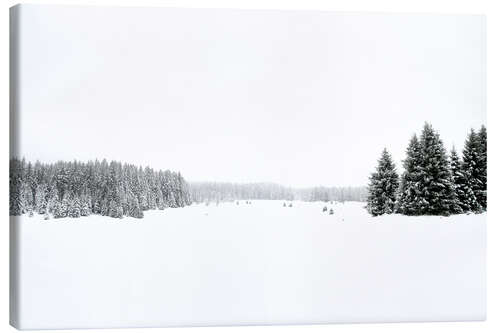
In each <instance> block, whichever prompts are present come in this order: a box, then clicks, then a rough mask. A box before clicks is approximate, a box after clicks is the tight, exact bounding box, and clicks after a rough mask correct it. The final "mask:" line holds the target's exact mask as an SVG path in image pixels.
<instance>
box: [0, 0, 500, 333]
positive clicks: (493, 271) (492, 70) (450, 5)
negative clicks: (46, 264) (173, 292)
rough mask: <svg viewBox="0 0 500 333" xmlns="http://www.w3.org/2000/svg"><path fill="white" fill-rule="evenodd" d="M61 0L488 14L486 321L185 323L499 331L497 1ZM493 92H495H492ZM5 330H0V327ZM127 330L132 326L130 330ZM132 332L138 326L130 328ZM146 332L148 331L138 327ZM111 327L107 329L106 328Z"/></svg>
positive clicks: (4, 294)
mask: <svg viewBox="0 0 500 333" xmlns="http://www.w3.org/2000/svg"><path fill="white" fill-rule="evenodd" d="M31 2H33V3H49V2H46V1H31ZM57 3H59V4H71V3H75V4H107V5H135V6H139V5H140V6H143V5H148V6H173V7H195V8H196V7H202V8H207V7H210V8H212V7H213V8H254V9H314V10H335V11H356V12H357V11H365V12H366V11H373V12H396V13H398V12H415V13H464V14H486V15H487V37H488V38H487V40H488V44H487V50H488V64H487V68H488V132H489V140H488V141H489V151H490V158H489V163H490V164H489V166H488V168H489V169H490V170H491V171H490V176H489V184H490V186H489V189H488V190H489V194H490V210H489V224H488V259H489V260H488V282H489V283H488V320H487V322H484V323H429V324H387V325H381V324H377V325H340V326H335V327H332V326H313V327H307V326H295V327H230V328H188V329H185V328H184V329H182V330H184V331H190V332H194V331H199V332H216V331H221V330H222V331H226V332H227V331H236V332H244V331H252V332H255V331H257V330H258V331H261V330H262V331H268V332H279V331H284V330H286V331H290V330H291V331H298V332H302V331H306V330H307V331H313V332H326V331H327V330H332V329H335V330H337V331H339V332H364V331H370V332H392V331H394V332H399V331H402V330H403V331H405V332H413V331H415V332H416V331H417V330H418V331H421V330H436V331H440V332H451V331H452V330H453V332H470V331H475V332H484V331H487V332H489V331H491V332H494V331H498V330H499V329H500V303H499V302H500V299H499V293H498V282H496V281H500V278H499V275H500V274H499V269H498V262H499V260H498V258H497V256H498V252H499V251H498V248H499V246H498V239H499V238H498V236H499V234H498V230H499V227H498V226H497V225H496V224H495V221H498V218H497V217H498V216H499V213H498V208H497V207H496V206H495V201H496V200H497V198H498V197H499V194H498V190H497V189H496V186H495V185H497V184H499V181H498V176H497V175H496V174H495V173H494V172H492V170H499V169H500V168H499V166H498V162H499V161H498V158H496V156H494V155H493V154H494V152H496V151H499V147H497V145H498V132H499V131H498V129H497V127H498V116H497V114H498V113H497V112H495V110H500V104H499V97H498V89H499V85H500V73H499V66H498V61H496V62H495V61H494V59H500V49H499V45H498V41H499V40H500V36H499V31H500V11H499V8H498V7H499V6H498V5H496V4H495V1H477V0H476V1H473V2H472V1H444V0H433V1H418V2H415V1H383V0H380V1H376V2H373V1H354V0H351V1H319V0H318V1H314V0H309V1H304V0H302V1H291V0H289V1H278V0H275V1H273V0H268V1H243V0H242V1H215V0H212V1H99V2H98V1H78V2H76V1H59V2H57ZM13 4H15V2H12V1H7V2H6V3H5V4H4V5H3V6H2V9H3V12H2V18H3V20H2V23H1V29H2V32H1V37H2V42H3V43H2V45H3V50H2V51H3V52H2V53H1V57H2V64H3V66H1V70H2V72H1V73H0V74H1V76H0V77H2V81H1V82H2V83H1V85H2V89H1V90H0V92H1V94H0V96H1V98H2V102H3V103H2V105H3V108H4V112H1V113H0V114H1V116H0V117H1V118H0V124H1V126H2V128H1V129H0V133H1V135H2V139H1V142H2V144H1V146H0V147H1V150H2V156H4V159H3V162H4V163H2V164H1V171H0V173H3V174H4V175H5V176H4V177H3V178H2V179H0V188H3V189H4V190H3V191H2V192H1V193H2V199H1V202H3V203H4V206H3V207H4V212H5V223H2V224H0V225H1V228H2V230H1V232H2V235H3V237H4V238H3V240H4V241H3V242H1V244H2V245H1V248H2V251H1V253H2V256H1V259H2V265H1V266H0V267H2V268H3V271H2V273H1V274H0V279H1V282H2V283H1V288H0V290H1V295H0V316H1V319H2V320H1V321H0V323H1V324H0V327H2V328H5V329H7V330H8V331H13V330H14V329H13V328H10V327H8V264H7V263H8V223H7V196H8V190H7V188H8V187H7V177H6V175H7V169H8V162H7V151H8V112H7V110H8V7H9V6H10V5H13ZM495 93H496V95H495ZM2 330H3V329H2ZM179 330H180V329H170V331H171V332H173V331H179ZM129 331H130V330H129ZM133 331H136V330H133ZM137 331H146V330H144V329H143V330H137ZM150 331H151V330H150ZM107 332H109V331H107Z"/></svg>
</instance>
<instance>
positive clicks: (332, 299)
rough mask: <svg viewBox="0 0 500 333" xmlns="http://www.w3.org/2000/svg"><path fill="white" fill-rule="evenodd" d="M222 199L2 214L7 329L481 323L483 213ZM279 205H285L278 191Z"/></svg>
mask: <svg viewBox="0 0 500 333" xmlns="http://www.w3.org/2000/svg"><path fill="white" fill-rule="evenodd" d="M283 202H284V201H252V203H251V204H245V202H244V201H240V202H239V205H236V203H221V204H219V205H216V204H210V205H209V206H206V205H204V204H200V205H193V206H190V207H184V208H176V209H167V210H163V211H147V212H145V217H144V219H141V220H139V219H133V218H124V219H120V220H117V219H112V218H109V217H101V216H90V217H85V218H79V219H71V218H66V219H59V220H49V221H45V220H43V217H42V216H35V217H32V218H30V217H28V216H22V217H18V218H15V219H16V220H17V221H15V222H17V223H18V227H19V236H20V239H21V240H22V242H21V244H20V245H19V246H20V247H19V251H20V252H19V253H20V255H19V262H18V264H19V269H20V279H19V281H18V283H19V289H18V290H19V310H20V311H19V313H20V320H19V326H20V328H24V329H30V328H92V327H126V326H127V327H151V326H184V325H187V326H192V325H234V324H240V325H253V324H297V323H345V322H386V321H391V322H393V321H394V322H397V321H455V320H483V319H485V313H486V293H485V289H486V274H485V269H486V267H485V266H486V265H485V252H486V214H481V215H456V216H452V217H435V216H433V217H406V216H401V215H389V216H387V215H385V216H380V217H375V218H374V217H371V216H369V215H368V214H367V213H366V210H365V209H363V205H364V203H356V202H347V203H345V204H341V203H336V204H326V206H327V207H328V211H329V210H330V208H333V209H334V211H335V214H334V215H329V214H328V212H323V207H324V206H325V203H320V202H317V203H307V202H293V207H288V206H287V207H283ZM287 203H288V202H287Z"/></svg>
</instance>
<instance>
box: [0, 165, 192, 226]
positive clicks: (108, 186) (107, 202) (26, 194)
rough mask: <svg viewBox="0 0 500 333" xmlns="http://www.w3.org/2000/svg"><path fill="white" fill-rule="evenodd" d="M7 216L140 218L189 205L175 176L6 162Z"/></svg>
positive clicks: (117, 168)
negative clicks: (8, 190) (144, 212)
mask: <svg viewBox="0 0 500 333" xmlns="http://www.w3.org/2000/svg"><path fill="white" fill-rule="evenodd" d="M9 179H10V205H9V206H10V207H9V208H10V215H21V214H25V213H27V214H30V215H32V214H33V213H38V214H43V215H45V218H46V219H49V218H50V217H54V218H62V217H80V216H88V215H90V214H99V215H103V216H110V217H115V218H121V217H123V216H130V217H136V218H142V217H143V211H145V210H150V209H164V208H167V207H172V208H176V207H183V206H186V205H190V204H191V198H190V194H189V190H188V185H187V183H186V181H185V180H184V178H183V177H182V176H181V174H180V173H178V172H171V171H168V170H167V171H161V170H160V171H155V170H153V169H151V168H149V167H146V168H142V167H137V166H134V165H130V164H122V163H120V162H116V161H112V162H109V163H108V162H107V161H106V160H103V161H97V160H96V161H90V162H87V163H82V162H77V161H75V162H57V163H54V164H44V163H40V162H36V163H34V164H33V163H31V162H26V161H25V160H24V159H22V160H19V159H16V158H13V159H11V160H10V177H9Z"/></svg>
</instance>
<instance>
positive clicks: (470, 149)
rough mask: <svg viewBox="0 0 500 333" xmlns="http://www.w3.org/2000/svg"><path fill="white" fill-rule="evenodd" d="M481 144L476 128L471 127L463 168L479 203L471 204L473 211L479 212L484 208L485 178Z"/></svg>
mask: <svg viewBox="0 0 500 333" xmlns="http://www.w3.org/2000/svg"><path fill="white" fill-rule="evenodd" d="M480 151H481V145H480V140H479V136H478V135H477V134H476V132H475V131H474V129H471V131H470V133H469V135H468V136H467V139H466V140H465V145H464V150H463V154H462V170H463V173H464V175H465V177H466V180H467V185H468V186H469V188H470V189H471V190H472V193H473V194H474V198H475V200H476V201H477V203H478V204H477V205H475V206H471V207H470V209H471V211H473V212H476V213H479V212H481V211H482V210H483V207H482V205H481V203H480V198H481V197H482V194H483V187H484V184H483V178H482V174H481V171H482V170H481V157H480Z"/></svg>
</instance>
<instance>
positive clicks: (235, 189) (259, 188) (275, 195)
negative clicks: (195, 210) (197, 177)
mask: <svg viewBox="0 0 500 333" xmlns="http://www.w3.org/2000/svg"><path fill="white" fill-rule="evenodd" d="M190 189H191V198H192V200H193V202H196V203H200V202H224V201H234V200H293V198H294V192H293V190H292V189H291V188H289V187H285V186H282V185H278V184H274V183H246V184H239V183H228V182H193V183H190Z"/></svg>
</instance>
